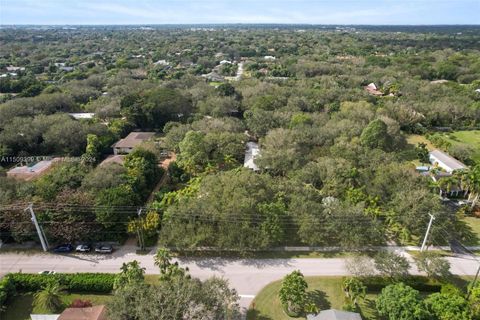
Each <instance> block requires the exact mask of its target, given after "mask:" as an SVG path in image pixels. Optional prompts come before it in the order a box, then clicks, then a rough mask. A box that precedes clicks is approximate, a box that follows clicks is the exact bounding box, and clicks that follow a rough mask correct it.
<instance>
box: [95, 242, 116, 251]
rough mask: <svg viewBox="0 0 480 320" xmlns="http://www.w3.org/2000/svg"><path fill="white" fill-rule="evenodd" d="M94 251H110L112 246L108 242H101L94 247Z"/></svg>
mask: <svg viewBox="0 0 480 320" xmlns="http://www.w3.org/2000/svg"><path fill="white" fill-rule="evenodd" d="M95 252H97V253H112V252H113V247H112V246H111V245H108V244H102V245H99V246H97V247H96V248H95Z"/></svg>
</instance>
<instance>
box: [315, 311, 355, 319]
mask: <svg viewBox="0 0 480 320" xmlns="http://www.w3.org/2000/svg"><path fill="white" fill-rule="evenodd" d="M307 320H362V317H361V316H360V314H358V313H355V312H348V311H340V310H336V309H329V310H323V311H320V313H319V314H317V315H313V314H308V315H307Z"/></svg>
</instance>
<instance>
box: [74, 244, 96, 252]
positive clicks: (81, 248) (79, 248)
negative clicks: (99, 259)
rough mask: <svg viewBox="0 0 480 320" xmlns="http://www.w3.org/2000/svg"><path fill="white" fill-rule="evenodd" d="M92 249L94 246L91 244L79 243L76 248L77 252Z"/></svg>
mask: <svg viewBox="0 0 480 320" xmlns="http://www.w3.org/2000/svg"><path fill="white" fill-rule="evenodd" d="M91 250H92V246H91V245H89V244H79V245H78V246H77V247H76V248H75V251H77V252H90V251H91Z"/></svg>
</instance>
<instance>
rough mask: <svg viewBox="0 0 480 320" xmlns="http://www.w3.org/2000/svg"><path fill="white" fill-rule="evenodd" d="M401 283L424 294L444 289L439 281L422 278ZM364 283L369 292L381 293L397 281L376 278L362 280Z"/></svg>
mask: <svg viewBox="0 0 480 320" xmlns="http://www.w3.org/2000/svg"><path fill="white" fill-rule="evenodd" d="M401 281H402V282H403V283H405V284H406V285H408V286H410V287H412V288H413V289H415V290H418V291H422V292H439V291H440V290H441V288H442V284H441V283H439V282H438V281H436V280H433V279H429V278H427V277H422V276H408V277H405V278H402V280H401ZM362 282H363V284H364V285H365V286H366V287H367V290H368V291H372V292H379V291H381V290H382V289H383V288H384V287H386V286H388V285H389V284H393V283H396V282H397V281H394V280H393V279H391V278H387V277H381V276H374V277H366V278H362Z"/></svg>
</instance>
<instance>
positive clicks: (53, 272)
mask: <svg viewBox="0 0 480 320" xmlns="http://www.w3.org/2000/svg"><path fill="white" fill-rule="evenodd" d="M55 273H56V272H55V271H53V270H45V271H39V272H38V274H44V275H47V274H55Z"/></svg>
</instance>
